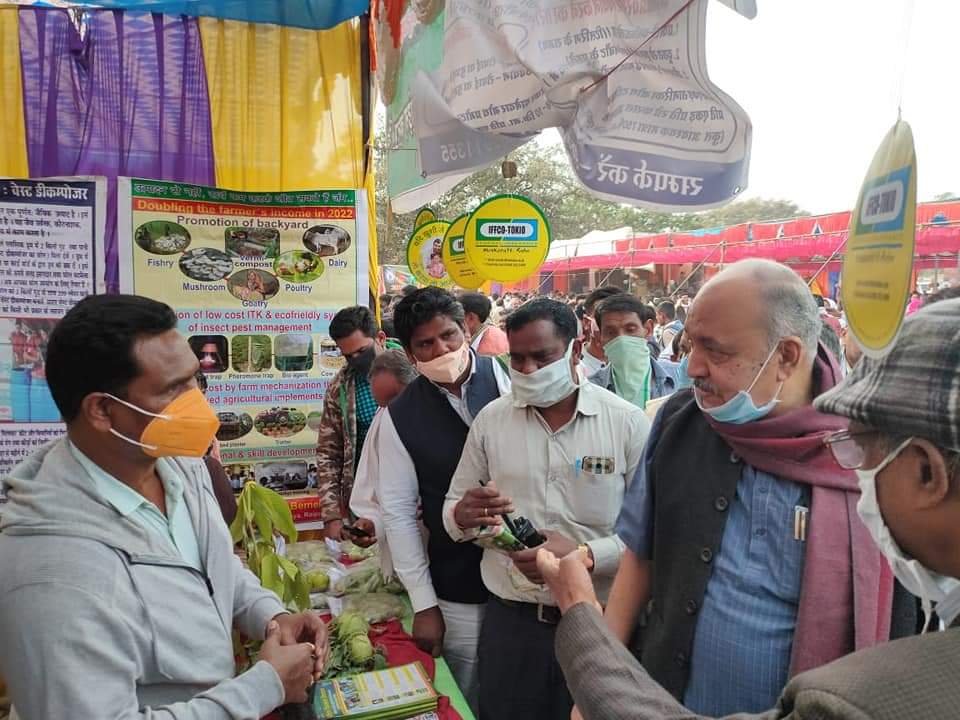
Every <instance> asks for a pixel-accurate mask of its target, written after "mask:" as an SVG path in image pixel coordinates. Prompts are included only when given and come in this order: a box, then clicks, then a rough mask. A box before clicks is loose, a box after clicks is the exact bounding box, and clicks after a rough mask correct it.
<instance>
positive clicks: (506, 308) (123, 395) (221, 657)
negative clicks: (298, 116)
mask: <svg viewBox="0 0 960 720" xmlns="http://www.w3.org/2000/svg"><path fill="white" fill-rule="evenodd" d="M956 295H957V290H956V289H948V290H945V291H942V292H941V293H940V294H938V295H936V296H930V297H926V298H923V299H922V300H923V303H922V307H914V308H912V309H911V312H910V314H909V317H907V319H906V320H905V322H904V326H903V332H902V334H901V336H900V337H899V339H898V340H897V342H896V344H895V346H894V347H893V349H892V350H891V351H890V352H889V353H888V354H887V355H885V356H884V357H883V358H871V357H867V356H865V355H864V354H863V353H862V352H861V351H860V348H859V346H858V345H857V343H856V339H855V338H854V337H853V335H852V333H850V332H849V330H848V327H847V325H846V322H845V318H844V316H843V314H842V310H841V309H840V308H837V307H835V306H833V304H832V303H828V302H826V301H824V300H823V299H818V298H817V296H815V295H814V294H813V293H812V292H811V290H810V288H809V287H808V285H807V283H806V282H805V281H804V280H803V279H801V278H800V277H799V276H798V275H797V274H796V273H795V272H794V271H793V270H791V269H789V268H787V267H786V266H783V265H779V264H777V263H774V262H770V261H764V260H748V261H742V262H739V263H736V264H734V265H731V266H728V267H727V268H725V269H724V270H722V271H721V272H719V273H718V274H716V275H715V276H714V277H712V278H711V279H709V280H708V281H706V282H705V283H703V285H702V286H701V287H699V288H698V289H697V291H696V292H693V290H692V289H691V290H690V292H689V294H683V291H682V290H681V291H680V292H677V293H675V294H674V295H673V296H672V297H663V298H648V299H640V298H637V297H635V296H634V295H631V294H629V293H625V292H624V291H622V290H621V289H619V288H613V287H600V288H597V289H595V290H593V291H592V292H590V293H589V294H586V295H582V296H570V295H567V294H559V293H549V294H547V295H544V296H539V295H536V294H506V295H504V296H502V297H487V296H485V295H483V294H481V293H476V292H470V293H463V294H460V295H455V294H453V293H451V292H448V291H446V290H443V289H439V288H434V287H428V288H423V289H417V288H412V287H411V288H405V289H404V290H403V291H402V292H401V293H400V294H399V295H398V296H397V297H390V296H385V297H383V298H381V307H382V313H383V314H382V321H380V322H378V319H377V316H376V315H375V314H374V313H373V312H372V311H371V310H369V309H368V308H365V307H360V306H357V307H349V308H344V309H342V310H340V311H339V312H338V313H337V314H336V316H335V317H334V318H333V320H332V322H331V324H330V329H329V334H330V336H331V338H332V339H333V341H334V342H335V343H336V344H337V346H338V347H339V349H340V352H341V353H342V355H343V357H344V358H345V360H346V364H345V366H344V367H343V369H342V370H340V372H339V373H338V374H337V376H336V377H335V378H334V379H333V380H332V381H331V383H330V385H329V387H328V390H327V394H326V399H325V403H324V408H323V415H322V420H321V423H320V428H319V433H318V435H319V438H318V446H317V458H316V466H315V468H316V470H315V471H316V485H317V490H316V491H317V492H318V493H319V497H320V502H321V512H322V519H323V523H324V531H323V532H324V534H325V535H326V536H327V537H328V538H331V539H337V540H345V539H349V540H352V541H353V542H354V543H356V544H358V545H362V546H369V545H372V544H374V543H376V544H378V545H379V546H380V557H381V563H382V569H383V570H384V572H385V573H387V574H392V575H395V576H396V577H397V578H398V579H399V580H400V582H401V583H402V584H403V586H404V588H405V589H406V592H407V594H408V595H409V598H410V602H411V605H412V607H413V611H414V620H413V628H412V635H413V637H414V640H415V641H416V643H417V644H418V645H419V646H420V648H421V649H423V650H425V651H427V652H430V653H432V654H433V655H436V656H440V655H442V656H443V657H444V658H445V659H446V660H447V662H448V663H449V665H450V668H451V670H452V672H453V675H454V677H455V679H456V680H457V683H458V684H459V686H460V687H461V689H462V690H463V692H464V694H465V696H466V698H467V700H468V702H469V704H470V706H471V708H472V709H473V710H474V712H475V713H476V714H477V715H478V717H479V718H480V720H510V719H511V718H516V719H517V720H520V719H521V718H523V719H527V718H536V719H537V720H540V719H544V720H552V719H556V720H568V718H571V717H574V718H576V717H582V718H586V719H587V720H609V719H610V718H650V719H654V720H659V719H664V720H666V719H667V718H670V719H678V718H708V717H730V718H734V717H735V718H754V717H756V718H758V720H759V719H760V718H762V719H763V720H773V719H774V718H784V719H789V720H803V719H806V718H844V719H845V720H865V719H876V720H881V719H887V718H890V719H891V720H892V719H893V718H897V719H900V718H918V719H919V718H924V719H925V720H926V719H928V718H949V717H955V716H956V714H957V707H960V690H958V685H957V683H956V678H955V671H956V670H957V668H958V667H960V634H958V632H960V631H958V629H951V626H953V625H954V624H955V622H956V621H957V620H958V618H960V551H958V548H960V401H958V398H960V373H958V367H960V320H958V318H960V299H958V298H957V297H956ZM175 327H176V316H175V314H174V313H173V312H172V311H171V310H170V308H168V307H167V306H165V305H163V304H161V303H156V302H154V301H151V300H147V299H144V298H138V297H130V296H122V295H121V296H98V297H91V298H88V299H86V300H84V301H82V302H81V303H79V304H78V305H77V306H76V307H74V308H73V309H72V310H71V311H70V312H69V313H67V316H66V317H65V318H64V319H63V320H62V321H61V322H60V323H59V324H58V325H57V327H56V329H55V330H54V332H53V334H52V335H51V337H50V341H49V348H48V356H47V374H48V378H49V382H50V387H51V391H52V393H53V396H54V398H55V400H56V402H57V404H58V407H59V408H60V410H61V412H62V414H63V417H64V419H65V420H66V422H67V426H68V434H67V437H66V438H65V439H63V440H60V441H57V442H55V443H52V444H51V445H49V446H47V447H45V448H43V449H41V450H40V451H38V452H37V453H36V454H35V455H34V456H32V457H31V458H30V459H28V460H27V461H26V462H24V463H23V464H22V465H21V466H19V467H18V468H17V469H16V470H15V471H14V472H13V473H12V474H11V476H10V477H9V478H7V479H6V480H5V483H6V485H7V492H8V496H9V498H10V501H9V503H8V505H7V508H6V509H5V511H4V514H3V517H2V528H0V529H2V533H0V567H3V568H5V571H4V573H3V574H0V647H2V648H3V650H2V651H0V673H2V674H3V675H4V676H5V677H6V678H7V679H8V681H9V683H10V688H11V693H12V697H13V700H14V704H15V705H16V706H17V707H18V709H19V710H20V712H21V715H22V717H24V718H47V717H51V718H52V717H65V716H66V715H67V714H68V713H69V714H71V715H78V716H85V717H107V716H109V717H135V716H139V715H138V713H139V714H141V715H142V714H145V715H146V716H170V717H183V718H187V717H196V718H255V717H260V716H262V715H264V714H266V713H267V712H268V711H270V710H272V709H273V708H274V707H276V706H277V705H280V704H282V703H283V702H297V701H302V700H303V699H304V698H305V697H306V693H307V689H308V688H309V686H310V685H311V684H312V682H313V680H314V679H315V678H316V677H317V674H318V673H320V672H322V669H323V667H324V663H325V661H326V654H327V652H328V649H327V637H326V629H325V627H324V625H323V623H322V622H320V621H318V620H317V619H316V617H315V616H314V615H311V614H309V613H307V614H289V613H286V612H285V611H284V609H283V607H282V606H281V605H280V604H279V602H278V601H277V598H276V597H275V596H273V595H272V593H270V592H269V591H266V590H264V589H262V588H260V587H259V585H258V584H257V583H256V580H255V578H254V577H253V576H252V575H250V574H249V573H247V572H246V571H244V570H243V569H242V567H241V566H240V563H239V561H238V560H237V559H236V557H235V556H234V555H233V554H232V551H231V541H230V538H229V534H228V533H227V531H226V525H225V523H223V520H222V510H221V508H220V507H218V504H217V500H216V495H215V492H214V490H213V489H211V483H210V477H212V476H213V474H214V469H215V467H216V466H215V465H213V464H212V463H211V461H210V455H211V453H212V451H214V450H215V448H214V447H212V446H213V445H214V443H213V434H214V432H215V430H216V416H215V414H214V413H213V411H212V410H211V409H210V407H209V406H208V405H207V404H206V401H205V400H204V398H203V395H202V394H201V392H200V390H199V389H198V388H197V384H196V379H195V377H194V376H195V373H196V369H197V368H196V358H195V356H194V355H193V354H192V353H191V351H190V348H189V346H188V345H187V344H186V342H185V341H184V339H183V338H182V337H181V336H180V335H179V334H178V333H177V332H176V330H175V329H174V328H175ZM205 455H206V456H207V459H205V460H202V461H201V460H199V459H196V458H202V457H203V456H205ZM312 468H313V466H311V469H312ZM228 485H229V484H228ZM508 531H509V532H508ZM504 538H509V539H510V540H511V541H512V542H506V541H505V540H504ZM6 569H9V570H6ZM234 625H236V626H239V627H240V628H241V629H243V631H244V633H245V634H246V635H248V636H249V637H254V638H264V639H265V643H264V646H263V650H262V651H261V655H260V658H261V659H260V662H258V663H256V664H255V665H254V666H253V668H252V669H250V670H248V671H247V672H245V673H243V674H241V675H239V676H236V677H234V673H233V667H232V645H231V643H230V629H231V627H232V626H234ZM63 627H70V628H71V630H70V634H69V637H65V636H64V634H63V632H62V628H63ZM91 688H96V692H91V691H90V689H91ZM163 713H166V715H163Z"/></svg>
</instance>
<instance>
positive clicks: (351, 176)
mask: <svg viewBox="0 0 960 720" xmlns="http://www.w3.org/2000/svg"><path fill="white" fill-rule="evenodd" d="M200 33H201V36H202V38H203V56H204V62H205V64H206V72H207V85H208V88H209V94H210V117H211V122H212V125H213V152H214V161H215V164H216V174H217V186H218V187H223V188H230V189H233V190H246V191H279V190H322V189H326V188H366V189H367V192H368V201H369V228H370V231H369V238H370V252H369V259H370V291H371V297H372V298H373V303H374V304H373V307H374V308H375V309H376V310H379V308H378V306H377V297H378V293H377V268H378V265H377V227H376V217H377V216H376V205H375V203H376V197H375V193H374V187H375V182H374V175H373V163H372V162H371V163H370V164H369V170H368V172H367V173H364V171H363V166H364V162H363V160H364V153H365V148H364V138H363V114H362V113H363V110H362V97H361V88H362V86H361V83H362V82H363V81H364V80H363V78H362V77H361V64H360V47H361V46H360V23H359V22H358V21H357V20H352V21H348V22H343V23H340V24H339V25H337V26H336V27H334V28H331V29H329V30H301V29H299V28H290V27H281V26H277V25H261V24H255V23H244V22H237V21H234V20H217V19H214V18H200ZM371 126H372V123H371Z"/></svg>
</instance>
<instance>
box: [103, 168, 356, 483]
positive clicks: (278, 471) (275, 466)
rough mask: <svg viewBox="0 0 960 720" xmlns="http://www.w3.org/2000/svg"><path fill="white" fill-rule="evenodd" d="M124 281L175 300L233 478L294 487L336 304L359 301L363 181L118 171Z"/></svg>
mask: <svg viewBox="0 0 960 720" xmlns="http://www.w3.org/2000/svg"><path fill="white" fill-rule="evenodd" d="M119 202H120V205H119V213H118V215H119V223H120V227H119V233H118V235H119V238H120V286H121V289H122V291H123V292H133V293H136V294H137V295H144V296H146V297H151V298H155V299H157V300H161V301H163V302H165V303H167V304H168V305H170V306H171V307H173V308H174V309H175V310H176V312H177V316H178V317H179V319H180V322H179V329H180V332H182V333H183V334H184V335H185V336H186V337H187V341H188V342H189V343H190V347H191V348H192V349H193V351H194V353H196V355H197V358H198V359H199V361H200V369H201V370H202V371H203V372H204V373H205V374H206V376H207V382H208V390H207V398H208V399H209V400H210V403H211V405H213V408H214V409H215V410H216V411H217V413H218V415H219V417H220V430H219V432H218V433H217V437H218V439H219V440H220V442H221V446H220V448H221V454H222V457H223V463H224V465H225V466H226V468H227V472H228V475H229V476H230V477H231V479H232V480H233V481H234V482H235V483H236V484H239V483H240V482H242V481H246V480H250V479H254V478H255V479H257V480H258V481H261V482H264V481H265V482H266V484H268V485H270V486H271V487H275V488H276V489H287V490H294V489H302V488H303V487H305V486H306V485H307V481H308V472H309V471H310V469H311V465H314V456H315V453H316V440H317V427H318V425H319V421H320V415H321V411H322V408H323V397H324V393H325V391H326V388H327V384H328V383H329V381H330V379H331V378H332V377H333V376H334V375H335V374H336V372H337V371H338V370H339V369H340V367H341V366H342V364H343V359H342V357H341V355H340V352H339V351H338V350H337V346H336V345H335V344H334V342H333V341H332V340H331V339H330V338H329V336H328V333H327V330H328V327H329V325H330V320H331V319H332V318H333V316H334V314H335V313H336V312H337V310H339V309H340V308H343V307H346V306H348V305H357V304H364V305H365V304H366V303H367V299H368V295H367V292H368V288H367V285H368V280H367V262H368V261H367V227H366V217H367V209H366V202H367V198H366V193H365V192H364V191H362V190H316V191H292V192H277V193H269V192H258V193H247V192H234V191H231V190H220V189H216V188H210V187H201V186H196V185H184V184H179V183H167V182H159V181H154V180H138V179H129V178H121V180H120V201H119Z"/></svg>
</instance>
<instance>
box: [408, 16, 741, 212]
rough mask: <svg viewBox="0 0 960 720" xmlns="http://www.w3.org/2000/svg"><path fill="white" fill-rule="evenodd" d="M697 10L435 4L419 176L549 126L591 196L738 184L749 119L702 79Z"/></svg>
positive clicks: (701, 20)
mask: <svg viewBox="0 0 960 720" xmlns="http://www.w3.org/2000/svg"><path fill="white" fill-rule="evenodd" d="M726 4H728V5H731V6H732V7H735V8H736V9H737V10H738V11H739V12H741V13H743V14H745V15H747V16H750V15H752V14H753V13H754V12H755V7H754V4H753V3H750V2H732V0H731V1H730V2H727V3H726ZM706 18H707V0H658V1H656V2H654V1H653V0H631V1H630V2H622V1H621V0H534V1H533V2H523V3H520V2H516V1H515V0H448V1H447V2H446V5H445V14H444V35H443V60H442V62H440V63H439V65H438V66H437V67H436V68H433V67H431V66H429V65H423V66H422V67H420V68H419V69H418V71H417V75H416V79H415V81H414V87H413V92H412V110H413V128H414V131H415V133H416V136H417V146H418V157H419V169H420V171H421V172H422V175H423V177H424V178H426V179H427V180H434V181H435V180H438V179H441V178H448V177H450V178H458V177H459V176H460V174H462V173H464V172H467V171H473V170H478V169H480V168H482V167H484V166H486V165H489V164H490V163H491V162H494V161H496V160H498V159H500V158H501V157H503V156H504V155H505V154H506V153H508V152H510V151H511V150H513V149H515V148H517V147H519V146H520V145H522V144H523V143H525V142H527V141H528V140H530V139H531V138H532V137H534V136H535V135H536V134H537V133H539V132H540V131H541V130H544V129H546V128H549V127H558V128H560V129H561V131H562V134H563V139H564V143H565V145H566V148H567V152H568V154H569V156H570V159H571V163H572V166H573V170H574V172H575V173H576V175H577V177H579V179H580V181H581V182H582V183H583V184H584V185H585V186H586V187H587V188H588V189H589V190H591V191H592V192H593V193H595V194H596V195H598V196H600V197H602V198H605V199H608V200H612V201H615V202H629V203H632V204H634V205H639V206H641V207H647V208H650V209H655V210H674V211H679V210H700V209H705V208H709V207H715V206H718V205H722V204H723V203H725V202H727V201H729V200H731V199H732V198H734V197H736V196H737V195H738V194H739V193H741V192H742V191H743V190H744V189H745V188H746V186H747V171H748V165H749V157H750V135H751V128H750V119H749V117H747V114H746V112H744V110H743V108H741V107H740V106H739V105H738V104H737V103H736V102H735V101H734V100H733V99H732V98H730V97H729V96H728V95H726V94H725V93H724V92H723V91H722V90H720V88H718V87H717V86H716V85H714V84H713V83H711V82H710V79H709V77H708V74H707V67H706V52H705V46H704V38H705V29H706ZM423 35H426V30H425V31H424V33H423ZM719 41H720V42H722V38H720V39H719ZM421 42H423V40H422V39H421ZM406 69H407V68H406V67H405V66H404V65H403V64H401V72H400V77H401V78H402V79H405V77H404V71H405V70H406ZM410 70H413V68H410ZM408 154H412V153H408ZM398 162H399V161H398ZM438 187H439V185H438ZM393 195H394V193H393V190H392V189H391V196H393ZM418 199H420V200H422V201H424V202H428V201H429V200H430V199H431V198H429V197H423V193H421V196H420V197H418Z"/></svg>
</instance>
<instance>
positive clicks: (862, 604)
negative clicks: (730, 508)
mask: <svg viewBox="0 0 960 720" xmlns="http://www.w3.org/2000/svg"><path fill="white" fill-rule="evenodd" d="M813 380H814V397H816V396H818V395H820V394H822V393H824V392H826V391H827V390H829V389H830V388H832V387H833V386H834V385H836V384H837V383H838V382H839V380H840V369H839V368H838V367H837V364H836V361H835V360H834V359H833V357H832V356H831V355H830V353H829V352H827V351H826V349H825V348H824V347H823V346H821V347H820V350H819V352H818V354H817V358H816V362H815V364H814V374H813ZM704 417H705V418H706V420H707V422H708V423H709V424H710V426H711V427H712V428H713V429H714V430H716V431H717V433H718V434H719V435H720V436H721V437H722V438H723V439H724V440H725V441H726V442H727V444H728V445H730V447H731V448H733V450H734V452H736V453H737V455H739V456H740V457H741V458H743V460H744V462H746V463H747V464H749V465H751V466H753V467H754V468H756V469H758V470H762V471H763V472H766V473H770V474H771V475H776V476H777V477H781V478H784V479H785V480H792V481H794V482H800V483H805V484H807V485H810V486H811V487H812V493H811V494H812V498H811V503H810V504H811V508H810V522H809V532H808V534H807V549H806V554H805V559H804V568H803V584H802V587H801V591H800V608H799V610H798V612H797V625H796V632H795V635H794V641H793V657H792V658H791V662H790V675H791V677H792V676H794V675H796V674H798V673H801V672H804V671H805V670H809V669H812V668H815V667H819V666H821V665H825V664H826V663H828V662H831V661H833V660H836V659H837V658H839V657H843V656H844V655H847V654H849V653H851V652H853V651H855V650H862V649H863V648H868V647H871V646H873V645H876V644H877V643H881V642H886V641H887V640H889V637H890V612H891V610H892V604H893V573H892V572H891V571H890V567H889V566H888V565H887V562H886V560H885V559H884V558H883V555H882V554H881V553H880V549H879V548H878V547H877V546H876V544H875V543H874V542H873V540H872V538H871V537H870V533H869V531H868V530H867V528H866V527H865V526H864V524H863V523H862V522H861V520H860V517H859V516H858V515H857V500H859V498H860V489H859V487H858V485H857V477H856V474H855V473H854V472H853V471H851V470H843V469H842V468H841V467H840V466H839V465H837V463H836V461H835V460H834V459H833V455H832V454H831V452H830V449H829V448H828V447H827V446H826V445H824V443H823V440H824V438H825V437H827V436H828V435H830V434H831V433H833V432H836V431H837V430H843V429H845V428H846V427H847V420H846V419H844V418H839V417H835V416H831V415H823V414H821V413H819V412H817V411H816V410H814V408H813V406H812V405H807V406H805V407H802V408H800V409H798V410H793V411H791V412H788V413H786V414H784V415H780V416H778V417H767V418H762V419H760V420H756V421H754V422H751V423H746V424H744V425H734V424H730V423H721V422H716V421H715V420H713V418H711V417H710V416H709V415H706V414H704Z"/></svg>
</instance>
